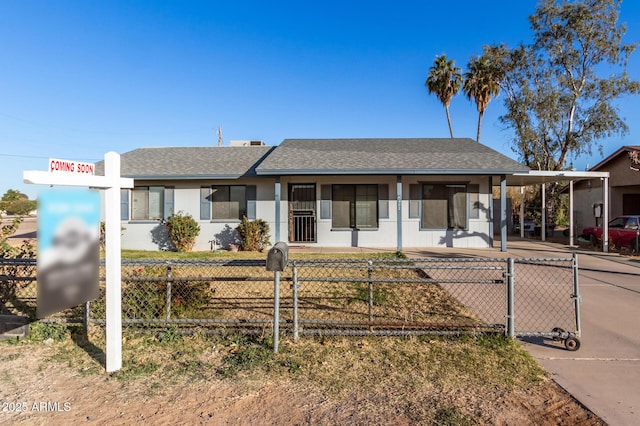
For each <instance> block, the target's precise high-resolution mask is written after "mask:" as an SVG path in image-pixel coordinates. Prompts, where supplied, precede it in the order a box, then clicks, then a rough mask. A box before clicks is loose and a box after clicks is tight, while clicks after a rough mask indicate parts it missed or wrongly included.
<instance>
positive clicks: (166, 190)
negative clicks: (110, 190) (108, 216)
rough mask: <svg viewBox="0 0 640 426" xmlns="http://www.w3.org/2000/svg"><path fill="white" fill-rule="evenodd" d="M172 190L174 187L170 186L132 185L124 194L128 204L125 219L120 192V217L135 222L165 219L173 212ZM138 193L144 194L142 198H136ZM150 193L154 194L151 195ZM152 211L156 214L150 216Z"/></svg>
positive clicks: (122, 194)
mask: <svg viewBox="0 0 640 426" xmlns="http://www.w3.org/2000/svg"><path fill="white" fill-rule="evenodd" d="M174 190H175V188H174V187H172V186H162V185H143V186H135V187H133V188H132V189H131V190H130V191H128V192H127V194H126V197H127V200H126V203H127V204H130V205H129V206H127V210H128V213H129V215H128V218H127V219H123V208H124V207H123V205H124V204H125V202H123V198H122V197H123V196H124V193H122V192H121V193H120V197H121V198H120V203H121V205H120V219H121V220H129V221H137V222H151V221H160V220H165V219H167V218H168V217H169V216H171V215H172V214H173V205H174ZM129 194H130V195H129ZM140 194H144V197H143V198H144V200H140V198H137V197H139V196H140ZM152 195H154V196H153V197H152ZM129 197H130V199H129ZM141 202H143V203H144V204H145V205H144V206H143V207H141V206H140V203H141ZM152 203H153V205H152ZM140 209H142V212H143V215H140ZM153 212H155V213H156V214H155V215H153V216H152V214H151V213H153Z"/></svg>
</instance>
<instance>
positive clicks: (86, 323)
mask: <svg viewBox="0 0 640 426" xmlns="http://www.w3.org/2000/svg"><path fill="white" fill-rule="evenodd" d="M90 315H91V302H90V301H86V302H85V303H84V318H83V321H82V322H83V326H84V339H85V340H89V321H91V318H90Z"/></svg>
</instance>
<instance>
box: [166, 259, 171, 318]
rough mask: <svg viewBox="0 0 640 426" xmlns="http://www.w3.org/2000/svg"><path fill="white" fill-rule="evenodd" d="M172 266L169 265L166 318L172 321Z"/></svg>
mask: <svg viewBox="0 0 640 426" xmlns="http://www.w3.org/2000/svg"><path fill="white" fill-rule="evenodd" d="M171 277H172V274H171V265H167V297H166V300H165V308H166V316H165V319H166V320H167V321H169V320H170V319H171Z"/></svg>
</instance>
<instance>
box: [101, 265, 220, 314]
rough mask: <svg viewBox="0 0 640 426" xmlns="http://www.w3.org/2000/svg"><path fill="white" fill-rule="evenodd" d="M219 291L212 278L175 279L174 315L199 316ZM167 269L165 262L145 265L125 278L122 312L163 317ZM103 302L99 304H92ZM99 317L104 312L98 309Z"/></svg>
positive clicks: (173, 289) (164, 312)
mask: <svg viewBox="0 0 640 426" xmlns="http://www.w3.org/2000/svg"><path fill="white" fill-rule="evenodd" d="M214 294H215V290H214V289H212V288H211V285H210V282H208V281H200V280H198V281H189V280H181V279H180V277H176V276H174V277H172V278H171V298H170V299H171V316H172V318H199V317H200V316H201V315H202V312H203V311H202V309H203V308H204V306H206V304H207V303H209V301H210V300H211V299H212V298H213V297H214ZM166 303H167V268H166V266H162V265H157V266H156V265H153V266H144V267H142V266H141V267H138V268H137V269H135V270H133V271H131V272H128V273H127V275H125V276H123V277H122V312H123V313H124V315H125V318H135V319H159V318H164V317H165V315H166V310H167V304H166ZM94 305H99V304H98V303H95V304H92V306H94ZM93 314H94V315H95V316H96V317H102V316H103V315H104V313H103V312H101V311H98V310H96V311H94V313H93Z"/></svg>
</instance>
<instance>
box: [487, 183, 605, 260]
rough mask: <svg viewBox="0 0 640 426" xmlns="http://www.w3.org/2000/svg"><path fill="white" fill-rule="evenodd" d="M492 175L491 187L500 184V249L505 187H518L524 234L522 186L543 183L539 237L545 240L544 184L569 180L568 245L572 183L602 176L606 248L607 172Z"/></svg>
mask: <svg viewBox="0 0 640 426" xmlns="http://www.w3.org/2000/svg"><path fill="white" fill-rule="evenodd" d="M495 178H496V177H494V178H493V180H492V183H493V185H494V186H499V187H500V250H501V251H507V222H508V221H507V215H508V212H507V186H512V187H520V194H521V197H522V198H521V203H520V236H521V237H524V187H525V186H532V185H542V215H541V217H542V224H541V225H542V226H541V238H542V241H545V239H546V223H545V222H546V214H545V210H546V199H545V189H546V184H547V183H552V182H553V183H558V182H569V245H571V246H573V245H574V241H575V237H576V236H575V235H574V220H573V219H574V217H573V215H574V212H573V184H574V182H575V181H581V180H590V179H601V180H602V181H603V184H602V200H603V203H604V207H603V212H602V217H603V219H602V222H603V224H602V226H603V230H602V250H603V252H605V253H607V252H608V251H609V229H608V228H609V172H578V171H568V170H567V171H557V172H556V171H546V170H545V171H542V170H532V171H530V172H525V173H514V174H511V175H502V176H499V177H498V182H496V179H495Z"/></svg>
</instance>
